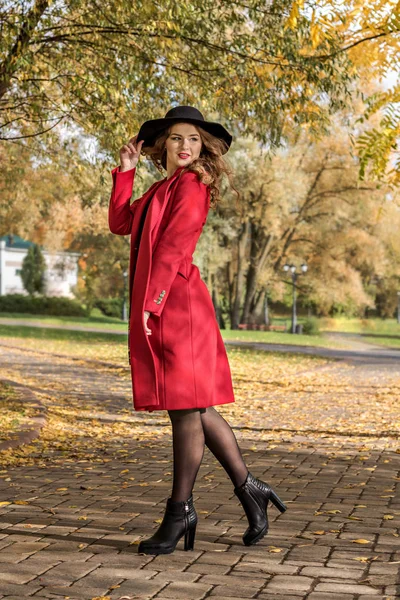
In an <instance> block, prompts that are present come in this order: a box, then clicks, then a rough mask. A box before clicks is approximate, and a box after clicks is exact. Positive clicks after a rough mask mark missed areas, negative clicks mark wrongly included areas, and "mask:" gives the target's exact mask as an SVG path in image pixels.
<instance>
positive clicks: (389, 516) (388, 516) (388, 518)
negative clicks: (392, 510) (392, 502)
mask: <svg viewBox="0 0 400 600" xmlns="http://www.w3.org/2000/svg"><path fill="white" fill-rule="evenodd" d="M383 518H384V519H385V521H391V520H392V519H393V515H383Z"/></svg>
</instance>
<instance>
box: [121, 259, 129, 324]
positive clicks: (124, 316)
mask: <svg viewBox="0 0 400 600" xmlns="http://www.w3.org/2000/svg"><path fill="white" fill-rule="evenodd" d="M123 276H124V298H123V304H122V320H123V321H127V320H128V307H127V303H126V290H127V287H128V286H127V282H128V271H126V270H124V271H123Z"/></svg>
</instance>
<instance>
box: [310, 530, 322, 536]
mask: <svg viewBox="0 0 400 600" xmlns="http://www.w3.org/2000/svg"><path fill="white" fill-rule="evenodd" d="M311 533H313V534H314V535H324V533H325V531H324V530H322V529H321V530H320V531H312V532H311Z"/></svg>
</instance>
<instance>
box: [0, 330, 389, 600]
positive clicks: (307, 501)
mask: <svg viewBox="0 0 400 600" xmlns="http://www.w3.org/2000/svg"><path fill="white" fill-rule="evenodd" d="M292 349H293V347H291V348H290V350H292ZM367 354H368V353H366V354H364V358H363V360H360V358H359V357H358V356H357V355H358V351H357V352H355V353H354V355H355V356H354V360H353V361H352V362H351V361H350V362H344V361H340V362H334V363H329V364H326V365H324V366H322V367H317V368H316V369H315V372H310V370H309V371H307V372H304V373H299V374H298V376H297V378H296V382H295V384H294V385H292V386H288V387H287V388H286V389H285V390H281V389H276V390H272V391H271V392H270V393H269V394H268V397H265V398H264V399H261V398H258V399H253V400H252V401H251V403H250V404H249V406H252V407H253V408H252V411H253V413H254V414H253V415H252V420H251V422H250V424H249V421H248V420H246V426H243V418H244V417H243V414H242V413H241V412H240V410H238V411H237V412H230V411H229V409H228V407H226V410H225V411H224V410H222V407H221V412H222V413H223V414H224V415H225V416H227V417H229V420H230V422H231V424H232V425H233V427H234V429H235V433H236V435H237V438H238V441H239V444H240V446H241V448H242V451H243V454H244V456H245V459H246V462H247V465H248V467H249V470H250V471H251V472H252V473H253V474H255V475H256V476H258V477H260V478H262V479H264V480H265V481H268V482H269V483H270V484H271V485H272V486H273V487H275V488H276V489H277V491H278V492H279V493H280V495H281V496H282V498H283V499H284V500H285V501H286V502H287V503H288V508H289V510H288V511H287V512H286V513H284V514H283V515H279V514H278V513H277V512H276V511H275V510H274V509H271V510H270V511H269V512H270V521H271V524H270V533H269V534H268V535H267V536H266V537H265V538H264V539H263V540H262V541H261V542H260V543H259V544H257V545H256V546H254V547H250V548H246V547H245V546H244V545H243V544H242V540H241V536H242V534H243V532H244V530H245V529H246V519H245V516H244V514H243V511H242V509H241V506H240V504H239V503H238V502H237V499H236V497H235V495H234V493H233V487H232V484H231V482H230V481H229V479H228V477H227V476H226V474H225V472H224V471H223V470H222V468H221V467H220V466H219V464H218V463H217V461H216V460H215V459H214V457H213V456H212V454H211V453H210V452H209V451H208V450H207V449H206V451H205V455H204V459H203V463H202V466H201V468H200V471H199V475H198V478H197V481H196V484H195V488H194V498H195V506H196V509H197V512H198V515H199V524H198V528H197V534H196V541H195V549H194V551H193V552H184V551H183V550H182V541H181V542H180V543H179V544H178V550H176V551H175V552H174V553H173V554H171V555H168V556H158V557H153V556H145V555H138V554H137V544H138V541H139V539H141V537H147V536H148V535H149V534H151V532H152V531H153V530H154V528H156V527H158V523H157V520H159V519H160V518H161V517H162V515H163V512H164V507H165V500H166V498H167V497H168V495H169V492H170V489H171V477H172V473H171V470H172V463H171V459H172V449H171V438H170V428H169V424H168V421H167V418H166V417H165V416H164V415H163V413H160V414H158V415H157V413H155V414H154V415H149V414H147V413H140V412H138V413H132V410H131V399H130V381H129V373H128V370H127V369H121V368H119V367H113V366H112V365H109V366H107V365H104V364H103V365H102V364H98V365H96V364H95V363H93V361H90V362H86V361H85V360H72V359H71V358H68V357H66V358H61V357H60V356H57V357H54V356H51V355H50V354H46V353H41V352H34V351H22V350H19V349H17V348H12V347H10V346H7V342H6V341H5V340H4V344H3V341H2V344H1V345H0V377H1V378H6V379H13V380H14V381H16V382H19V383H22V384H24V385H26V386H27V387H29V389H30V390H32V391H33V392H34V393H36V395H37V396H38V398H40V400H41V402H42V403H43V404H44V405H45V406H47V408H48V414H49V427H48V428H47V430H46V427H45V428H44V430H43V433H42V436H41V438H42V439H39V441H38V442H37V443H36V444H32V445H31V446H30V447H29V452H27V453H26V455H25V456H26V458H25V457H24V454H23V452H21V453H20V455H19V456H18V453H14V455H11V454H10V455H7V454H4V458H5V464H4V465H3V467H0V510H1V515H0V598H7V599H8V600H23V599H25V598H41V599H44V598H69V600H91V599H92V598H95V597H101V596H105V597H109V598H110V599H112V600H117V599H119V598H122V597H124V596H127V597H129V598H132V599H133V598H135V599H136V598H137V599H139V598H142V599H149V600H150V599H153V598H154V599H155V600H166V599H167V598H168V599H180V598H182V599H185V600H197V599H198V600H203V599H207V598H216V599H217V598H218V600H227V599H228V598H230V599H235V598H236V599H241V600H243V599H244V598H256V599H257V600H295V599H305V600H372V599H374V598H377V599H378V598H380V599H384V598H386V599H389V598H390V599H392V598H393V599H394V598H395V597H397V596H398V594H399V593H400V587H399V585H398V574H399V564H400V536H399V529H398V528H399V525H400V502H399V496H398V494H396V489H397V488H398V485H399V482H400V448H399V443H398V434H397V430H396V429H395V425H396V424H395V423H393V422H392V421H393V415H391V416H390V415H389V416H388V419H387V420H386V419H385V418H382V415H380V414H379V413H380V407H382V411H384V410H385V406H386V404H385V403H389V404H387V406H389V405H390V406H391V404H390V403H391V402H392V399H393V398H394V397H396V395H398V393H399V381H400V362H398V361H396V360H394V359H393V358H392V357H390V356H385V357H384V356H383V355H382V354H379V357H378V358H377V357H373V356H368V355H367ZM265 360H268V356H267V355H266V357H265ZM335 386H336V387H335ZM329 398H331V402H328V400H329ZM305 400H306V403H305ZM279 402H280V403H281V405H280V406H279ZM284 404H287V405H288V408H285V406H284ZM266 405H267V407H268V410H267V411H266V410H265V406H266ZM275 405H276V408H275V412H274V406H275ZM249 406H247V407H246V410H249ZM80 407H81V411H80V416H79V418H76V411H77V409H79V408H80ZM321 407H322V408H321ZM69 409H70V411H71V412H69ZM73 410H74V411H75V412H74V413H73ZM271 415H272V416H271ZM56 417H57V418H59V419H60V421H56ZM389 417H390V418H389ZM290 418H291V419H292V420H291V421H290V420H289V419H290ZM61 420H62V423H63V427H62V428H61V427H60V428H59V430H56V434H57V432H58V434H59V436H60V439H59V443H58V444H57V440H54V437H53V438H52V436H54V430H55V428H56V425H55V424H57V423H58V422H61ZM92 423H94V424H93V429H90V428H89V427H88V424H92ZM349 424H350V426H349ZM377 425H378V426H377ZM51 426H52V427H53V430H51ZM113 427H114V429H113ZM115 427H117V429H115ZM52 432H53V433H52ZM115 432H117V433H118V435H115ZM70 439H73V442H74V444H75V445H74V444H71V443H70V441H69V440H70ZM12 456H15V457H16V458H15V462H14V464H13V458H12Z"/></svg>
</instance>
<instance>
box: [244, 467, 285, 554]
mask: <svg viewBox="0 0 400 600" xmlns="http://www.w3.org/2000/svg"><path fill="white" fill-rule="evenodd" d="M234 492H235V494H236V496H237V497H238V498H239V500H240V502H241V503H242V506H243V508H244V512H245V513H246V516H247V519H248V521H249V526H248V528H247V529H246V531H245V533H244V535H243V543H244V545H245V546H251V545H252V544H256V543H257V542H259V541H260V540H261V539H262V538H263V537H264V535H265V534H266V533H268V516H267V506H268V502H269V500H271V502H272V503H273V504H274V505H275V506H276V508H277V509H278V510H280V511H281V512H284V511H285V510H286V506H285V505H284V503H283V502H282V500H280V499H279V498H278V496H277V495H276V494H275V492H274V490H272V489H271V488H270V486H269V485H268V484H267V483H264V482H263V481H260V480H259V479H256V478H255V477H253V475H252V474H251V473H250V472H249V473H248V474H247V478H246V481H245V482H244V483H242V485H241V486H239V487H235V489H234Z"/></svg>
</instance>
